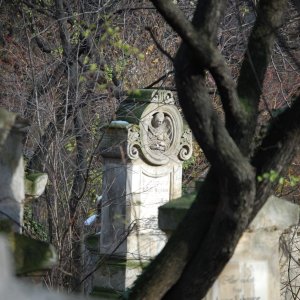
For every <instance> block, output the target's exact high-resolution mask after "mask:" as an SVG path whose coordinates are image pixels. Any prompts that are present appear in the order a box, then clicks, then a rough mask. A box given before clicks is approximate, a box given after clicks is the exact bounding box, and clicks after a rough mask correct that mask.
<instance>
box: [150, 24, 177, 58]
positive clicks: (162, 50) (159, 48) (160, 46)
mask: <svg viewBox="0 0 300 300" xmlns="http://www.w3.org/2000/svg"><path fill="white" fill-rule="evenodd" d="M145 29H146V30H147V31H148V32H149V33H150V35H151V38H152V40H153V42H154V43H155V45H156V47H157V48H158V50H159V51H160V52H161V53H162V54H163V55H165V56H166V57H167V58H168V59H169V60H170V61H171V62H174V58H173V57H172V56H171V55H170V53H169V52H167V51H166V50H165V49H164V48H163V47H162V45H161V44H160V43H159V42H158V40H157V39H156V37H155V36H154V34H153V32H152V30H151V28H150V27H146V28H145Z"/></svg>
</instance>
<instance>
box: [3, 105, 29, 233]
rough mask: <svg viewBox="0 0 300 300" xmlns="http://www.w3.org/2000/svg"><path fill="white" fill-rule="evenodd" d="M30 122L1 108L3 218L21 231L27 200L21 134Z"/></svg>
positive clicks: (15, 229) (14, 228) (16, 229)
mask: <svg viewBox="0 0 300 300" xmlns="http://www.w3.org/2000/svg"><path fill="white" fill-rule="evenodd" d="M26 126H27V124H26V123H25V122H23V121H21V120H19V119H18V118H17V117H16V115H14V114H12V113H9V112H7V111H5V110H3V109H0V170H1V172H0V191H1V194H0V220H3V219H5V220H9V221H10V222H11V224H12V228H13V230H14V231H16V232H20V231H21V226H20V225H22V220H23V200H24V166H23V157H22V136H23V130H24V127H26Z"/></svg>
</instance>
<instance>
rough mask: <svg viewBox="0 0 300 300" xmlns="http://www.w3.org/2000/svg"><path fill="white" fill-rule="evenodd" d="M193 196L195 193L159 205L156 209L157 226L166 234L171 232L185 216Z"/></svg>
mask: <svg viewBox="0 0 300 300" xmlns="http://www.w3.org/2000/svg"><path fill="white" fill-rule="evenodd" d="M195 197H196V194H195V193H191V194H188V195H184V196H182V197H180V198H178V199H175V200H173V201H171V202H169V203H167V204H165V205H162V206H160V207H159V209H158V225H159V228H160V229H161V230H162V231H164V232H166V233H167V234H171V233H172V232H173V231H174V230H175V229H176V228H177V226H178V224H179V222H180V221H181V220H182V219H183V217H184V216H185V214H186V212H187V210H188V209H189V208H190V206H191V205H192V203H193V201H194V200H195Z"/></svg>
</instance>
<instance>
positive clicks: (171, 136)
mask: <svg viewBox="0 0 300 300" xmlns="http://www.w3.org/2000/svg"><path fill="white" fill-rule="evenodd" d="M174 103H175V101H174V97H173V94H172V92H170V91H164V90H137V92H136V95H131V96H130V97H128V98H127V99H126V100H125V101H123V102H122V104H121V105H120V107H119V110H118V112H117V116H116V120H115V121H112V122H111V123H110V125H109V127H108V128H107V130H106V132H105V134H104V137H103V139H102V141H101V143H100V146H99V150H100V153H101V155H102V156H105V157H111V158H122V159H123V158H124V157H125V156H126V157H127V158H128V159H131V160H136V159H142V160H144V161H146V162H147V163H149V164H151V165H157V166H159V165H164V164H167V163H168V162H169V161H172V160H173V161H178V160H181V161H182V160H186V159H189V158H190V156H191V154H192V133H191V131H190V130H189V129H186V128H185V126H184V124H183V120H182V117H181V115H180V113H179V111H178V109H177V107H176V105H175V104H174ZM124 155H125V156H124Z"/></svg>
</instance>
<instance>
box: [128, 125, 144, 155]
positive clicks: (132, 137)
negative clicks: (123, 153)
mask: <svg viewBox="0 0 300 300" xmlns="http://www.w3.org/2000/svg"><path fill="white" fill-rule="evenodd" d="M140 148H141V143H140V128H139V126H137V125H132V126H130V127H129V128H128V142H127V155H128V157H129V158H130V159H137V158H139V157H140V152H139V151H140Z"/></svg>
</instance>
